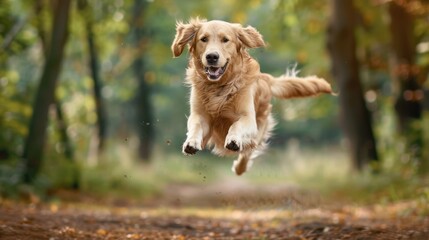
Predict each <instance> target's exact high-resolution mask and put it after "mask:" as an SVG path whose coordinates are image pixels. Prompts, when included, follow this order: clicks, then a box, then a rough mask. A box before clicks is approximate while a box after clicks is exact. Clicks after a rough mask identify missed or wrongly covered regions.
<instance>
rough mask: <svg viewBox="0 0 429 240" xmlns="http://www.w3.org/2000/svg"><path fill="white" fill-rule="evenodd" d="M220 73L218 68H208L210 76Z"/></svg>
mask: <svg viewBox="0 0 429 240" xmlns="http://www.w3.org/2000/svg"><path fill="white" fill-rule="evenodd" d="M220 71H221V68H220V67H209V73H210V74H212V75H219V74H220Z"/></svg>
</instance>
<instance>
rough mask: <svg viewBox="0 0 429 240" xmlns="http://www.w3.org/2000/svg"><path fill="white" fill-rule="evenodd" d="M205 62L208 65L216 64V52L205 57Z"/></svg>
mask: <svg viewBox="0 0 429 240" xmlns="http://www.w3.org/2000/svg"><path fill="white" fill-rule="evenodd" d="M206 60H207V63H208V64H216V63H217V60H219V54H218V53H217V52H214V53H209V54H207V55H206Z"/></svg>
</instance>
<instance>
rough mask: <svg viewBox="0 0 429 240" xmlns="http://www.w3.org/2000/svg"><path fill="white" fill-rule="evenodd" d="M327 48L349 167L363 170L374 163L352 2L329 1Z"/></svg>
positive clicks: (372, 135) (373, 148)
mask: <svg viewBox="0 0 429 240" xmlns="http://www.w3.org/2000/svg"><path fill="white" fill-rule="evenodd" d="M331 7H332V19H331V21H330V23H329V28H328V32H327V35H328V38H327V47H328V50H329V54H330V57H331V61H332V68H331V72H332V75H333V77H334V78H335V80H336V82H337V84H338V86H339V92H340V94H339V101H340V114H341V125H342V126H341V127H342V128H343V131H344V133H345V137H346V139H347V140H348V144H349V148H350V152H351V160H352V163H353V167H354V168H355V169H357V170H362V169H363V167H364V166H365V165H366V164H368V163H370V162H372V161H377V160H378V155H377V150H376V144H375V139H374V134H373V130H372V123H371V115H370V113H369V111H368V109H367V107H366V104H365V100H364V97H363V90H362V85H361V82H360V77H359V63H358V61H357V58H356V39H355V28H356V23H355V16H357V13H356V9H355V7H354V5H353V1H352V0H347V1H344V0H331Z"/></svg>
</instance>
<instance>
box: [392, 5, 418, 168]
mask: <svg viewBox="0 0 429 240" xmlns="http://www.w3.org/2000/svg"><path fill="white" fill-rule="evenodd" d="M389 15H390V33H391V39H392V47H393V52H394V67H393V78H394V80H395V82H396V83H397V84H396V85H397V93H396V95H397V96H396V101H395V111H396V116H397V120H398V126H399V132H400V134H401V135H402V136H403V137H404V138H405V142H406V145H407V149H406V152H407V153H410V156H409V157H410V160H411V159H415V160H417V161H418V162H419V163H421V161H422V160H423V159H422V147H423V135H422V128H421V126H420V125H419V124H421V118H422V100H423V95H424V94H423V89H422V86H421V85H420V84H419V81H418V73H419V69H418V67H417V66H416V65H415V57H416V52H415V48H416V43H415V39H414V32H413V29H414V19H413V16H412V15H411V14H410V13H408V12H407V10H406V9H405V8H404V7H403V6H400V5H398V4H397V3H396V2H390V3H389ZM415 123H417V124H415Z"/></svg>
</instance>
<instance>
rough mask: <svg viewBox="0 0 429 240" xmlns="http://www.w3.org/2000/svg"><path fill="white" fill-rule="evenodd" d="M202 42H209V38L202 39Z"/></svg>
mask: <svg viewBox="0 0 429 240" xmlns="http://www.w3.org/2000/svg"><path fill="white" fill-rule="evenodd" d="M200 40H201V42H207V41H208V40H209V39H208V38H207V37H202V38H201V39H200Z"/></svg>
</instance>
